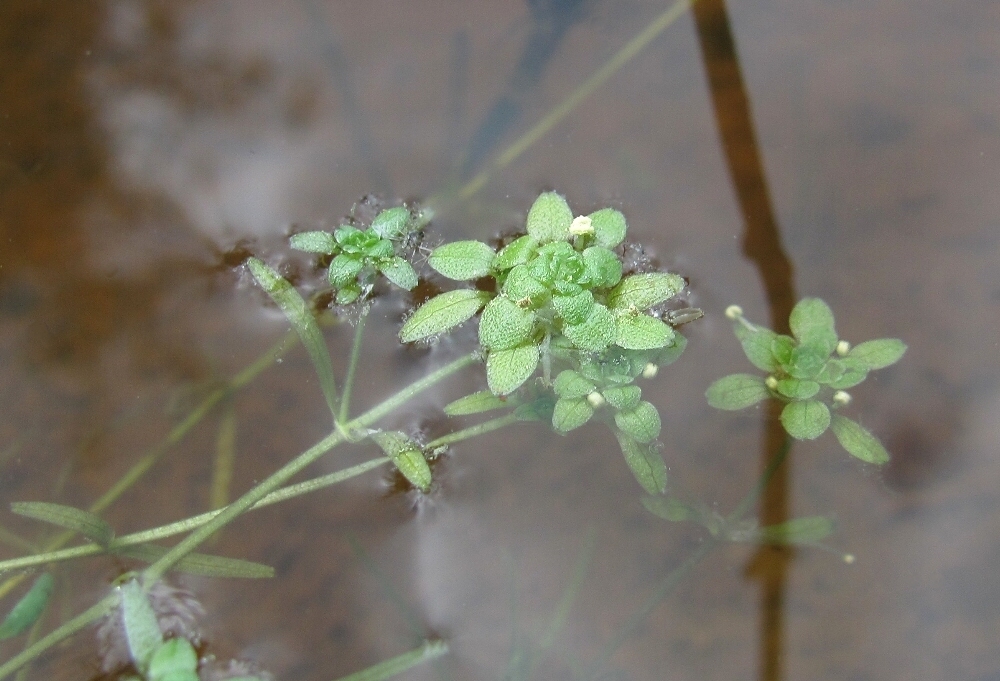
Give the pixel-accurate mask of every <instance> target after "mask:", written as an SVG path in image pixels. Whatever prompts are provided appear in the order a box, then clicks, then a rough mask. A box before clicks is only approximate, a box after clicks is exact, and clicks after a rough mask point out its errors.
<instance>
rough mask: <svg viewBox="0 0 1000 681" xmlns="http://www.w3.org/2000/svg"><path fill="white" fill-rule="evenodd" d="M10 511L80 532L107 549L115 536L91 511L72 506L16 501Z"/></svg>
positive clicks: (105, 523) (108, 526)
mask: <svg viewBox="0 0 1000 681" xmlns="http://www.w3.org/2000/svg"><path fill="white" fill-rule="evenodd" d="M10 510H11V511H13V512H14V513H16V514H17V515H22V516H25V517H27V518H34V519H35V520H41V521H43V522H46V523H52V524H53V525H56V526H58V527H62V528H65V529H67V530H72V531H74V532H79V533H80V534H82V535H83V536H84V537H86V538H87V539H89V540H91V541H92V542H94V543H95V544H100V545H101V546H103V547H105V548H107V547H108V544H110V543H111V540H112V539H113V538H114V536H115V531H114V530H113V529H111V526H110V525H108V523H107V522H105V521H104V520H102V519H101V518H99V517H98V516H96V515H94V514H93V513H91V512H90V511H83V510H81V509H79V508H73V507H72V506H63V505H62V504H52V503H49V502H47V501H15V502H13V503H12V504H11V505H10Z"/></svg>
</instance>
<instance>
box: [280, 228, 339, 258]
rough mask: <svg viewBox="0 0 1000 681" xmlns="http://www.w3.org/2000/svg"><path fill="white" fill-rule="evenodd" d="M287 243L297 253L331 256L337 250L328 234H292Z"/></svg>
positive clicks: (335, 243) (334, 242)
mask: <svg viewBox="0 0 1000 681" xmlns="http://www.w3.org/2000/svg"><path fill="white" fill-rule="evenodd" d="M288 243H289V244H290V245H291V247H292V248H294V249H295V250H297V251H308V252H309V253H324V254H326V255H333V254H334V253H336V252H337V250H338V247H337V242H336V240H335V239H334V238H333V234H331V233H330V232H302V233H301V234H293V235H292V236H291V238H290V239H289V240H288Z"/></svg>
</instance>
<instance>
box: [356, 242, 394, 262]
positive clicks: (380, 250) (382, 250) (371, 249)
mask: <svg viewBox="0 0 1000 681" xmlns="http://www.w3.org/2000/svg"><path fill="white" fill-rule="evenodd" d="M361 252H362V253H363V254H364V255H365V256H367V257H368V258H370V259H372V260H384V259H385V258H391V257H392V254H393V248H392V242H391V241H389V240H388V239H375V240H373V241H372V242H371V243H369V244H365V247H364V248H363V249H362V251H361Z"/></svg>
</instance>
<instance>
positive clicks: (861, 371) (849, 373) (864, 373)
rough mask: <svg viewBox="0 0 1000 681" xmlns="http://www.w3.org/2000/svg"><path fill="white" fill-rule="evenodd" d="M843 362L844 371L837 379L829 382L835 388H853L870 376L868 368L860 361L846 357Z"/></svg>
mask: <svg viewBox="0 0 1000 681" xmlns="http://www.w3.org/2000/svg"><path fill="white" fill-rule="evenodd" d="M841 362H842V365H843V367H844V371H843V373H842V374H841V375H840V377H839V378H837V379H836V380H833V381H829V382H828V383H827V385H829V386H830V387H831V388H833V389H834V390H847V389H848V388H853V387H854V386H856V385H858V384H859V383H862V382H864V380H865V379H866V378H868V368H867V367H866V366H865V365H864V364H862V363H861V362H860V361H858V360H855V359H853V358H851V357H845V358H844V359H843V360H841Z"/></svg>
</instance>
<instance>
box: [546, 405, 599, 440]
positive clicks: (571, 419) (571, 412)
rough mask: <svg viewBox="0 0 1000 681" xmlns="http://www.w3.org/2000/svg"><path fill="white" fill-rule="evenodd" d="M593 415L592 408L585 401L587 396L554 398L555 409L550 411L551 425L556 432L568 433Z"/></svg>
mask: <svg viewBox="0 0 1000 681" xmlns="http://www.w3.org/2000/svg"><path fill="white" fill-rule="evenodd" d="M593 415H594V408H593V407H591V406H590V403H589V402H587V398H585V397H575V398H565V397H564V398H562V399H559V400H556V406H555V410H554V411H553V412H552V427H553V428H555V429H556V431H557V432H560V433H568V432H569V431H571V430H573V429H574V428H579V427H580V426H582V425H583V424H585V423H586V422H587V421H589V420H590V417H591V416H593Z"/></svg>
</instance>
